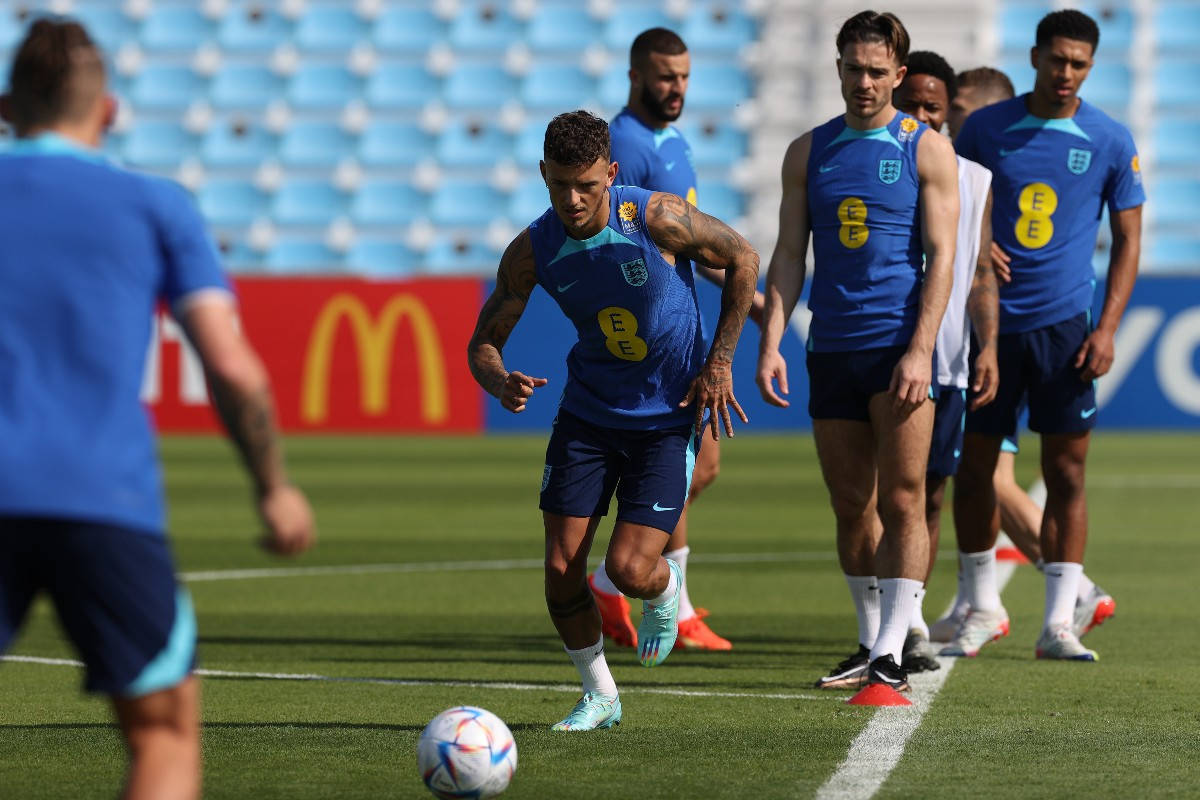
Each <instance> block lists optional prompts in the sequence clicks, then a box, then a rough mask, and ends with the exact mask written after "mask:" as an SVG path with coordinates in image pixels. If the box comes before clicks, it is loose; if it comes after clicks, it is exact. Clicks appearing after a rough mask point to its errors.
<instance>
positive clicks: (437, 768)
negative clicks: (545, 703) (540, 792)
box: [417, 706, 517, 798]
mask: <svg viewBox="0 0 1200 800" xmlns="http://www.w3.org/2000/svg"><path fill="white" fill-rule="evenodd" d="M417 766H418V767H419V768H420V770H421V779H422V780H423V781H425V786H426V787H427V788H428V789H429V791H431V792H433V793H434V795H435V796H437V797H441V798H455V797H472V798H475V797H478V798H483V797H495V796H496V795H498V794H500V793H501V792H503V791H504V790H505V789H506V788H507V787H508V782H509V781H510V780H512V776H513V772H515V771H516V769H517V743H516V742H514V741H513V737H512V732H510V731H509V730H508V726H507V725H505V724H504V722H503V721H502V720H501V719H500V718H499V717H497V716H496V715H495V714H493V713H492V712H490V711H486V710H484V709H482V708H475V707H473V706H458V707H457V708H451V709H447V710H446V711H443V712H442V713H440V714H438V715H437V716H436V717H434V718H433V719H432V720H431V721H430V723H429V724H428V725H426V726H425V730H424V731H422V732H421V739H420V741H418V742H417Z"/></svg>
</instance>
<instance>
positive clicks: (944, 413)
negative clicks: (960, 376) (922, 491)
mask: <svg viewBox="0 0 1200 800" xmlns="http://www.w3.org/2000/svg"><path fill="white" fill-rule="evenodd" d="M966 415H967V390H966V389H959V388H958V387H957V386H939V387H938V399H937V406H936V407H935V408H934V411H933V440H932V441H931V442H930V444H929V466H928V467H926V468H925V474H927V475H930V476H933V477H934V478H937V479H939V480H940V479H941V478H949V477H950V476H951V475H954V474H956V473H957V472H958V462H959V460H960V459H961V457H962V442H963V423H964V421H965V419H966Z"/></svg>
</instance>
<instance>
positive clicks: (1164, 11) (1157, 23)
mask: <svg viewBox="0 0 1200 800" xmlns="http://www.w3.org/2000/svg"><path fill="white" fill-rule="evenodd" d="M1156 6H1157V8H1156V9H1155V11H1154V38H1155V46H1156V48H1157V49H1158V50H1160V51H1178V52H1180V53H1190V54H1193V55H1194V54H1195V53H1196V43H1197V39H1196V36H1197V31H1200V5H1197V4H1196V3H1195V1H1194V0H1174V1H1173V2H1160V3H1156ZM1101 44H1103V40H1101Z"/></svg>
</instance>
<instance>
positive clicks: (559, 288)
mask: <svg viewBox="0 0 1200 800" xmlns="http://www.w3.org/2000/svg"><path fill="white" fill-rule="evenodd" d="M577 283H579V279H578V278H576V279H575V280H573V281H571V282H570V283H568V284H565V285H561V286H556V287H555V288H556V289H558V290H559V291H560V292H565V291H566V290H567V289H570V288H571V287H572V286H574V285H575V284H577Z"/></svg>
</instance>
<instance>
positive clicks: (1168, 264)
mask: <svg viewBox="0 0 1200 800" xmlns="http://www.w3.org/2000/svg"><path fill="white" fill-rule="evenodd" d="M1146 239H1147V240H1148V243H1149V245H1150V247H1149V248H1148V249H1149V252H1148V253H1147V254H1146V257H1145V259H1144V261H1145V263H1146V271H1147V272H1160V273H1161V272H1186V273H1191V274H1200V236H1196V235H1195V234H1168V233H1161V232H1158V231H1155V232H1154V233H1153V234H1151V235H1148V236H1147V237H1146Z"/></svg>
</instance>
